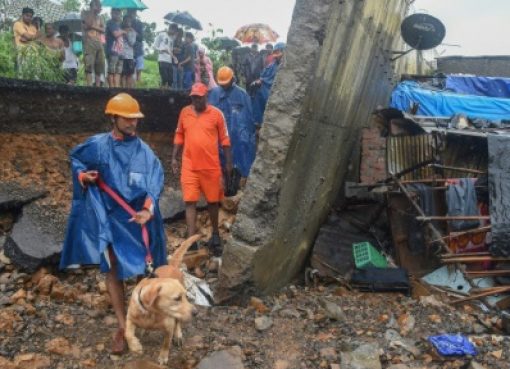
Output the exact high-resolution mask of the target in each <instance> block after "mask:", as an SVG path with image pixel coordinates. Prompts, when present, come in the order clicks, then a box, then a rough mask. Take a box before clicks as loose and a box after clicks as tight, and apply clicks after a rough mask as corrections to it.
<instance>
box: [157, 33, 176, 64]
mask: <svg viewBox="0 0 510 369" xmlns="http://www.w3.org/2000/svg"><path fill="white" fill-rule="evenodd" d="M173 48H174V40H173V39H172V38H171V37H170V36H169V35H168V33H167V32H161V33H160V34H158V35H157V36H156V40H155V41H154V49H156V50H157V51H158V61H159V62H165V63H172V57H173V54H172V50H173Z"/></svg>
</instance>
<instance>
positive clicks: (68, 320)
mask: <svg viewBox="0 0 510 369" xmlns="http://www.w3.org/2000/svg"><path fill="white" fill-rule="evenodd" d="M55 321H57V322H59V323H62V324H64V325H68V326H72V325H74V318H73V317H72V316H71V315H69V314H67V313H61V314H58V315H57V316H56V317H55Z"/></svg>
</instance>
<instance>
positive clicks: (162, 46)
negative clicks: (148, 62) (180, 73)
mask: <svg viewBox="0 0 510 369" xmlns="http://www.w3.org/2000/svg"><path fill="white" fill-rule="evenodd" d="M174 37H175V27H172V25H170V26H169V27H168V31H167V32H161V33H159V34H158V35H157V36H156V40H155V41H154V50H156V51H157V52H158V64H159V75H160V77H161V87H163V88H169V87H170V86H172V82H173V73H172V62H173V58H174V55H173V48H174V40H173V38H174Z"/></svg>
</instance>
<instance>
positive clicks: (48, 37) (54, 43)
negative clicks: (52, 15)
mask: <svg viewBox="0 0 510 369" xmlns="http://www.w3.org/2000/svg"><path fill="white" fill-rule="evenodd" d="M44 33H45V35H44V36H43V37H42V38H41V42H42V44H43V45H44V46H46V47H47V48H48V49H50V50H53V51H62V49H63V48H64V43H63V41H62V39H60V38H58V37H57V32H56V30H55V26H54V25H53V23H46V24H45V25H44Z"/></svg>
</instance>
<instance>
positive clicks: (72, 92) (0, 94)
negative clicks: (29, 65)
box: [0, 78, 189, 134]
mask: <svg viewBox="0 0 510 369" xmlns="http://www.w3.org/2000/svg"><path fill="white" fill-rule="evenodd" d="M119 92H123V90H121V89H107V88H93V87H74V86H67V85H64V84H54V83H47V82H37V81H24V80H16V79H9V78H0V132H20V133H21V132H26V133H48V134H74V133H81V132H101V131H104V130H106V129H109V122H108V121H107V120H106V119H105V116H104V108H105V105H106V102H107V101H108V99H109V98H110V97H112V96H114V95H115V94H117V93H119ZM127 92H128V93H129V94H131V95H133V97H135V98H136V99H137V100H138V101H139V102H140V105H141V108H142V111H143V112H144V114H145V119H144V120H143V123H142V124H140V127H139V128H140V131H142V132H171V133H173V132H174V131H175V128H176V126H177V119H178V116H179V112H180V111H181V109H182V108H183V107H184V106H185V105H187V104H189V98H188V96H187V94H185V93H184V92H180V91H170V90H156V89H145V90H144V89H132V90H129V91H127Z"/></svg>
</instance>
